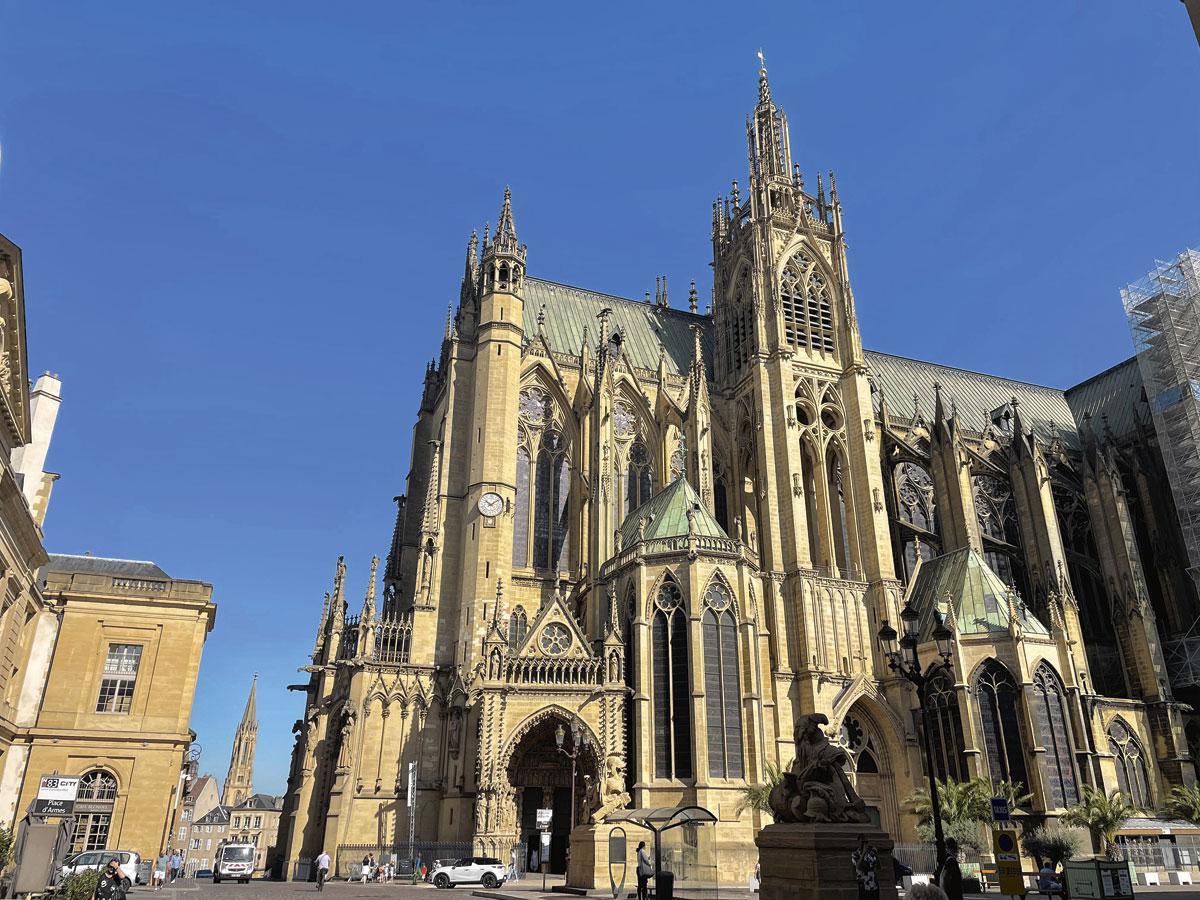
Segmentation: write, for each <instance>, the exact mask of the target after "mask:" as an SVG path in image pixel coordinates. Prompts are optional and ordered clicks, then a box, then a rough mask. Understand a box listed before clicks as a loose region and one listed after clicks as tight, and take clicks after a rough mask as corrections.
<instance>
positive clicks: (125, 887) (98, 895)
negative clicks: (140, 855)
mask: <svg viewBox="0 0 1200 900" xmlns="http://www.w3.org/2000/svg"><path fill="white" fill-rule="evenodd" d="M130 887H131V885H130V884H129V879H128V878H127V877H126V876H125V873H124V872H122V871H121V861H120V860H119V859H117V858H116V857H115V856H114V857H113V858H112V859H110V860H109V861H108V865H107V866H105V868H104V872H103V873H102V874H101V875H100V880H99V881H97V882H96V890H94V891H92V900H125V895H126V894H127V893H129V888H130Z"/></svg>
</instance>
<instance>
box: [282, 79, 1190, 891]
mask: <svg viewBox="0 0 1200 900" xmlns="http://www.w3.org/2000/svg"><path fill="white" fill-rule="evenodd" d="M747 124H748V129H747V138H748V144H749V158H750V173H749V181H748V183H747V185H746V189H745V192H744V194H743V193H742V192H741V191H740V189H739V186H738V184H737V182H734V183H733V187H732V190H731V192H730V195H729V196H728V197H727V198H718V200H717V202H716V203H714V205H713V220H712V240H713V270H714V281H713V286H712V298H713V299H712V304H711V311H710V312H708V313H701V312H699V311H698V310H697V306H698V303H697V296H696V293H697V292H696V288H695V285H694V283H693V285H692V289H691V291H690V296H689V299H688V306H689V308H690V309H689V311H684V310H682V309H678V308H675V307H672V306H671V305H670V304H669V301H668V298H667V286H666V281H665V279H663V281H662V282H661V283H660V285H659V286H658V290H657V292H656V297H655V298H654V299H653V300H651V299H650V298H649V297H647V300H646V301H645V302H639V301H634V300H627V299H623V298H619V297H614V296H609V295H604V294H598V293H594V292H591V291H586V290H582V289H579V288H575V287H568V286H566V285H562V284H557V283H552V282H549V281H544V280H539V279H537V278H534V277H532V276H531V275H530V274H529V272H528V271H527V258H526V247H525V246H524V245H523V244H521V243H520V241H519V240H518V237H517V228H516V224H515V222H514V217H513V211H512V205H511V200H510V197H509V195H508V193H507V192H506V193H505V197H504V203H503V207H502V210H501V214H500V219H499V223H498V225H497V227H496V231H495V233H494V234H489V232H488V230H487V229H485V230H484V234H483V239H482V242H480V241H478V240H477V239H476V237H475V236H474V235H473V236H472V238H471V241H470V244H469V247H468V250H467V257H466V269H465V273H464V276H463V280H462V289H461V294H460V298H459V302H458V304H457V307H456V308H455V309H454V310H453V311H452V314H451V315H450V316H449V318H448V320H447V325H446V331H445V335H444V338H443V340H442V344H441V353H440V358H438V359H437V360H436V361H435V362H434V363H431V364H430V367H429V369H428V371H427V374H426V380H425V389H424V394H423V397H422V400H421V406H420V411H419V414H418V417H417V423H416V426H415V430H414V433H413V457H412V468H411V471H410V474H409V476H408V486H407V487H408V489H407V491H406V493H405V494H404V495H403V496H401V497H398V498H397V503H398V507H399V508H398V513H397V518H396V527H395V532H394V535H393V537H392V541H391V548H390V552H389V553H388V554H387V557H386V560H385V562H384V565H383V572H382V573H381V574H382V591H381V593H380V594H378V595H377V589H376V583H377V580H379V579H377V571H376V567H377V564H378V560H376V562H374V563H372V566H371V572H370V580H369V583H368V587H367V592H366V599H365V601H364V602H363V603H362V606H361V611H360V612H354V611H352V609H351V607H350V603H349V600H348V596H347V584H346V570H345V566H344V564H343V563H342V561H341V560H339V561H338V567H337V571H336V575H335V578H334V583H333V590H332V592H331V594H327V595H326V601H325V604H324V609H323V612H322V614H321V619H320V624H319V626H318V629H317V635H316V641H315V645H314V647H313V651H312V661H311V665H308V666H307V667H306V671H307V672H308V673H309V674H310V678H309V682H308V684H307V702H306V707H305V713H304V718H303V719H302V720H300V721H298V722H297V723H296V727H295V734H296V744H295V749H294V752H293V759H292V769H291V775H290V782H289V792H288V796H287V800H286V804H285V808H284V816H283V822H282V823H281V841H282V842H283V845H284V846H286V847H287V854H288V861H289V863H290V864H291V865H292V866H293V869H292V870H293V872H295V871H297V868H296V866H297V864H299V865H303V863H304V862H305V861H307V860H311V859H312V858H313V857H315V856H316V855H317V854H318V853H319V852H320V851H321V849H325V850H328V851H330V852H331V853H335V856H336V850H337V848H339V847H347V846H351V845H354V846H363V845H371V846H376V847H381V848H396V849H397V850H399V851H400V852H401V853H403V849H402V848H405V847H407V838H408V820H409V809H408V805H407V802H408V801H407V793H408V783H407V772H408V769H409V764H410V762H415V763H416V785H415V796H416V809H415V821H416V832H417V836H418V840H419V841H421V842H430V841H470V842H472V843H473V844H474V846H475V847H476V850H477V852H484V853H487V854H489V855H496V856H501V857H502V858H504V859H506V860H507V855H508V850H509V848H510V847H511V846H512V845H513V844H514V843H516V842H520V841H525V840H527V839H528V838H529V837H530V836H531V835H532V834H533V833H534V832H535V830H536V825H535V816H536V810H537V809H538V808H547V807H548V808H551V809H553V810H554V819H553V830H554V839H553V843H552V851H551V859H550V864H551V870H552V871H553V870H559V871H561V870H562V869H563V868H564V865H565V857H566V847H567V843H568V842H567V832H568V831H570V828H571V825H572V824H575V825H578V826H583V825H586V824H587V823H588V822H589V821H593V820H596V821H599V820H600V819H601V818H602V817H603V814H604V813H605V812H606V811H608V810H611V809H614V808H618V807H622V806H634V807H660V806H674V805H676V804H698V805H700V806H703V807H706V808H707V809H709V810H711V811H712V812H713V813H714V814H715V815H716V816H717V819H718V822H717V823H716V825H715V826H714V828H713V829H712V830H711V831H710V832H707V833H706V834H708V835H709V836H710V837H709V838H708V839H711V841H712V845H711V846H712V847H713V848H714V849H715V852H716V856H715V858H714V860H713V861H714V862H716V863H717V864H718V865H719V866H720V867H721V871H722V879H723V880H724V879H727V878H733V879H734V880H739V879H741V878H743V877H744V875H745V874H746V872H747V871H748V870H749V869H752V868H753V866H754V854H753V853H752V852H748V851H750V850H752V848H753V835H754V833H755V831H756V830H757V829H758V828H759V827H761V826H762V824H764V823H763V819H762V817H761V816H760V814H757V813H755V812H753V811H751V810H747V809H745V808H744V807H743V804H742V802H741V801H742V795H741V792H742V790H743V789H744V788H745V787H746V786H747V785H748V784H753V783H756V782H762V781H764V780H765V779H766V777H767V774H768V769H769V768H770V767H774V766H786V765H788V763H789V762H790V761H791V758H792V754H793V743H792V734H793V729H794V724H795V723H796V722H797V721H798V720H799V719H800V718H801V717H802V716H803V715H805V714H807V713H810V712H814V711H815V712H821V713H824V714H825V715H827V716H828V718H829V721H830V723H831V725H830V729H831V735H832V736H833V737H834V738H836V739H837V740H839V741H841V742H842V743H843V744H844V745H845V747H846V749H847V750H848V751H849V756H850V759H851V768H852V772H851V778H852V779H853V780H854V782H855V784H856V787H857V790H858V792H859V794H860V795H861V796H862V797H863V798H864V800H865V801H866V803H867V805H868V807H869V809H870V810H871V814H872V816H873V817H875V818H877V819H878V821H879V822H880V824H881V825H882V826H883V827H884V828H885V829H887V830H888V831H890V832H891V833H892V834H893V835H895V836H896V837H897V838H900V839H908V840H912V839H914V836H915V820H914V818H913V816H912V815H911V813H910V812H909V811H908V807H907V806H906V799H907V798H908V796H909V795H910V794H911V792H912V790H913V789H914V788H915V787H918V786H920V785H921V784H922V783H923V764H924V763H923V758H922V755H921V750H920V747H921V742H920V740H919V732H918V730H917V728H916V725H915V717H914V714H913V709H914V707H915V698H914V696H913V693H912V691H911V689H910V688H909V687H908V686H907V683H905V682H903V681H901V680H899V679H898V678H896V677H895V676H893V675H892V673H891V672H890V671H889V669H888V667H887V664H886V663H887V661H886V659H885V658H884V656H883V654H882V653H881V650H880V647H879V641H878V640H877V637H876V634H877V632H878V630H879V629H880V627H881V626H882V625H883V624H884V622H885V621H886V622H890V623H892V624H894V625H898V623H899V612H900V609H901V607H902V606H903V604H904V603H905V602H906V600H908V601H911V602H912V604H913V605H914V607H915V608H916V609H917V610H918V611H919V612H920V615H921V627H922V629H923V632H922V637H923V639H925V640H926V642H927V643H926V644H924V645H923V647H924V650H923V652H924V653H925V659H926V661H929V660H931V659H932V658H933V651H932V649H931V644H930V643H929V642H928V637H929V634H930V632H931V631H932V629H933V627H934V625H935V624H936V623H938V622H941V621H944V622H946V623H947V624H949V625H950V627H951V628H952V629H953V630H954V632H955V635H956V638H957V640H956V643H955V647H954V653H953V657H952V665H953V672H954V674H953V677H949V676H947V677H945V678H943V679H942V681H941V682H940V683H939V684H938V685H936V686H935V688H934V689H933V690H932V700H931V708H930V710H929V711H928V713H927V714H928V715H929V716H930V725H931V727H932V729H933V737H934V739H933V744H934V747H935V752H934V756H935V759H934V761H933V764H934V768H935V769H936V771H937V773H938V774H939V775H940V776H941V777H943V778H947V777H948V778H956V779H965V778H969V777H973V776H976V775H983V776H987V777H989V778H991V779H992V780H993V781H1001V780H1010V781H1020V782H1022V783H1023V784H1024V785H1026V787H1027V790H1028V791H1030V792H1031V793H1032V795H1033V799H1032V801H1031V802H1030V803H1029V804H1028V807H1029V808H1028V813H1029V814H1034V815H1036V814H1048V815H1051V816H1052V815H1054V813H1055V812H1057V811H1061V810H1062V809H1063V808H1064V807H1066V806H1069V805H1070V804H1071V803H1073V802H1075V800H1076V799H1077V798H1078V797H1079V796H1080V792H1081V789H1082V786H1084V785H1096V786H1103V787H1104V788H1106V789H1111V788H1116V787H1121V788H1122V789H1124V790H1125V791H1126V792H1127V793H1128V794H1129V795H1130V796H1131V797H1132V798H1133V799H1134V802H1135V803H1136V804H1137V805H1138V806H1139V807H1140V808H1142V809H1145V810H1146V811H1147V812H1149V811H1152V810H1154V809H1155V808H1156V807H1158V806H1160V805H1161V803H1162V802H1163V799H1164V797H1165V794H1166V792H1167V791H1168V789H1169V786H1170V785H1172V784H1176V783H1190V782H1191V781H1193V780H1194V778H1195V771H1194V765H1193V756H1192V754H1193V753H1194V751H1195V748H1194V747H1193V748H1192V750H1191V751H1189V748H1188V741H1187V738H1186V734H1185V732H1186V729H1187V728H1188V727H1189V723H1188V722H1187V715H1188V714H1189V711H1190V708H1189V707H1187V706H1185V705H1184V704H1182V703H1181V702H1180V701H1179V699H1178V698H1176V696H1175V695H1174V694H1173V689H1172V685H1171V679H1170V675H1169V673H1168V671H1167V668H1166V665H1165V663H1164V656H1163V649H1162V644H1163V640H1164V629H1163V627H1162V625H1163V621H1164V619H1168V620H1169V629H1168V630H1170V629H1174V630H1179V629H1180V628H1183V627H1186V624H1187V623H1189V622H1191V621H1192V620H1193V619H1194V618H1195V617H1196V614H1197V611H1198V608H1197V602H1196V592H1195V588H1194V586H1193V584H1192V582H1191V579H1190V577H1189V576H1187V574H1186V573H1185V571H1184V568H1183V566H1184V564H1182V563H1181V562H1180V560H1181V559H1182V557H1181V556H1180V555H1179V554H1177V553H1173V552H1172V547H1173V546H1174V545H1173V544H1172V541H1173V540H1175V538H1173V537H1172V536H1173V535H1175V534H1176V533H1177V531H1178V527H1177V525H1176V524H1175V523H1174V519H1173V511H1172V508H1171V506H1170V504H1169V497H1166V498H1164V497H1163V496H1162V488H1161V487H1159V486H1157V485H1158V484H1159V482H1157V481H1156V479H1155V476H1154V472H1155V469H1154V467H1155V465H1156V462H1155V460H1156V457H1155V450H1154V442H1153V436H1152V435H1150V434H1148V433H1147V432H1146V430H1145V428H1144V427H1142V428H1140V429H1139V425H1138V423H1139V422H1142V421H1148V419H1145V420H1140V419H1138V414H1137V411H1136V410H1133V411H1126V412H1123V413H1122V415H1123V416H1124V418H1123V419H1122V421H1124V422H1125V423H1126V424H1127V425H1128V426H1129V427H1128V428H1126V429H1124V430H1122V429H1121V428H1120V423H1118V427H1117V429H1116V430H1114V429H1113V427H1112V426H1111V424H1110V423H1109V420H1108V419H1107V418H1103V417H1104V416H1105V414H1107V413H1109V412H1113V413H1114V415H1115V413H1116V411H1118V410H1124V409H1125V404H1124V402H1123V395H1122V391H1127V388H1126V387H1125V382H1124V381H1123V380H1122V378H1123V376H1119V375H1118V376H1113V375H1112V373H1105V374H1104V375H1101V376H1098V378H1097V379H1095V380H1093V381H1092V382H1087V383H1085V384H1084V385H1080V386H1079V387H1078V388H1076V389H1072V390H1071V391H1067V392H1063V391H1058V390H1053V389H1050V388H1042V387H1037V386H1034V385H1029V384H1024V383H1021V382H1017V381H1009V380H1006V379H1002V378H995V377H991V376H984V375H977V374H974V373H969V372H963V371H961V370H956V369H949V368H946V367H941V366H937V365H933V364H928V363H921V362H916V361H913V360H909V359H904V358H900V357H894V356H889V355H885V354H878V353H871V352H867V351H864V349H863V347H862V342H861V339H860V335H859V324H858V316H857V312H858V311H857V309H856V307H855V302H854V297H853V294H852V292H851V287H850V274H849V273H850V268H849V264H848V261H847V256H846V246H845V241H844V232H843V220H842V206H841V203H840V200H839V197H838V192H837V187H836V184H835V182H834V180H833V176H832V175H830V177H829V181H828V193H827V192H826V185H825V184H824V183H823V181H822V179H821V178H820V177H818V178H817V179H816V185H815V190H814V189H813V188H812V187H809V186H806V184H805V181H804V179H803V177H802V175H801V173H800V169H799V167H798V166H795V167H793V164H792V160H791V148H790V144H789V135H788V125H787V118H786V116H785V115H784V114H783V112H782V111H781V110H779V109H778V108H777V107H776V105H775V103H774V102H773V100H772V97H771V92H770V86H769V84H768V81H767V76H766V72H765V70H764V71H761V72H760V76H759V98H758V103H757V105H756V107H755V109H754V112H753V115H752V116H751V118H750V119H749V120H748V123H747ZM534 260H536V256H535V257H534ZM1118 369H1120V367H1118ZM1113 371H1117V370H1113ZM1121 371H1123V372H1125V374H1126V376H1128V377H1129V378H1136V368H1133V367H1130V365H1129V364H1125V368H1124V369H1123V370H1121ZM1106 379H1107V380H1106ZM1118 387H1119V389H1118ZM1118 432H1121V433H1118ZM1147 553H1150V554H1155V558H1154V560H1153V562H1154V568H1153V569H1148V568H1147V558H1146V554H1147ZM355 609H357V604H355ZM1180 623H1182V625H1181V624H1180ZM1191 727H1193V728H1194V725H1193V726H1191ZM1191 734H1193V735H1194V734H1195V732H1194V731H1192V732H1191ZM560 740H561V741H562V747H563V749H564V750H568V751H571V750H577V752H578V759H577V762H578V775H579V777H577V778H576V779H575V784H574V785H572V780H571V764H570V760H569V759H568V757H567V755H566V754H565V753H563V752H560V751H559V749H558V741H560ZM572 791H574V794H573V795H572ZM572 801H573V802H572ZM572 809H574V810H575V821H574V823H572V822H571V810H572ZM576 834H577V835H582V834H585V832H584V831H582V830H581V831H577V832H576Z"/></svg>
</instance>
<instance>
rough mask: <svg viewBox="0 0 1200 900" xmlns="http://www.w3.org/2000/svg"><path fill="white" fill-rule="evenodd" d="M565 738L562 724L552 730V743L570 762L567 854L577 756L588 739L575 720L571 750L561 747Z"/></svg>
mask: <svg viewBox="0 0 1200 900" xmlns="http://www.w3.org/2000/svg"><path fill="white" fill-rule="evenodd" d="M566 736H567V732H566V729H564V728H563V727H562V723H561V722H560V723H559V724H558V727H557V728H556V729H554V743H555V744H557V745H558V752H559V753H564V754H566V756H567V758H568V759H570V760H571V828H570V830H569V831H568V832H567V854H568V857H569V856H570V852H571V835H570V831H573V830H574V829H575V772H576V770H577V768H578V764H579V754H580V753H582V752H583V750H584V748H585V747H587V745H588V739H587V738H586V737H584V734H583V726H582V725H581V724H580V723H579V720H578V719H576V720H575V721H573V722H572V723H571V749H570V750H567V749H565V748H564V747H563V739H564V738H565V737H566Z"/></svg>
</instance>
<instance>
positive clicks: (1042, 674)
mask: <svg viewBox="0 0 1200 900" xmlns="http://www.w3.org/2000/svg"><path fill="white" fill-rule="evenodd" d="M1032 712H1033V715H1032V718H1033V727H1034V730H1035V731H1036V732H1037V735H1036V741H1037V745H1038V746H1039V747H1041V748H1043V750H1044V751H1045V752H1044V753H1042V754H1041V760H1040V761H1041V771H1042V788H1043V790H1044V791H1045V794H1046V804H1047V806H1048V807H1049V808H1051V809H1061V808H1062V807H1066V806H1073V805H1074V804H1076V803H1078V802H1079V781H1078V779H1077V778H1076V776H1075V761H1074V753H1073V751H1072V750H1071V733H1070V721H1069V717H1068V716H1067V703H1066V692H1065V691H1064V690H1063V686H1062V681H1061V680H1060V679H1059V677H1058V673H1056V672H1055V671H1054V670H1053V669H1052V668H1050V666H1049V665H1048V664H1046V663H1042V664H1041V665H1039V666H1038V667H1037V670H1036V671H1035V672H1034V673H1033V710H1032Z"/></svg>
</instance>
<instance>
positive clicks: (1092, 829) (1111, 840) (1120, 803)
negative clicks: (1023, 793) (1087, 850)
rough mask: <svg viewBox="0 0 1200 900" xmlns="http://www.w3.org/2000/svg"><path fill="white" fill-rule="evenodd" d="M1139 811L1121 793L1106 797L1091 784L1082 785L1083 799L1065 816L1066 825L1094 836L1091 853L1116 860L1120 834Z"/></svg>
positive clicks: (1110, 794) (1063, 819)
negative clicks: (1118, 834) (1084, 829)
mask: <svg viewBox="0 0 1200 900" xmlns="http://www.w3.org/2000/svg"><path fill="white" fill-rule="evenodd" d="M1136 811H1137V810H1135V809H1134V808H1133V806H1131V805H1130V803H1129V801H1128V800H1127V799H1126V798H1125V795H1124V794H1122V793H1121V792H1120V791H1113V792H1111V793H1109V794H1105V793H1104V791H1101V790H1097V789H1096V788H1094V787H1092V786H1091V785H1088V784H1085V785H1084V786H1083V798H1082V799H1081V800H1080V801H1079V802H1078V803H1076V804H1075V805H1074V806H1072V807H1069V808H1068V809H1067V811H1066V812H1064V813H1063V815H1062V821H1063V824H1065V825H1072V826H1074V827H1076V828H1086V829H1087V832H1088V834H1090V835H1091V836H1092V850H1093V852H1095V853H1103V854H1104V855H1105V856H1108V857H1109V858H1110V859H1115V858H1116V852H1115V851H1116V846H1117V845H1116V838H1117V832H1118V831H1120V830H1121V826H1122V825H1124V824H1125V820H1126V819H1128V818H1130V817H1131V816H1132V815H1133V814H1134V813H1135V812H1136Z"/></svg>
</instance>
